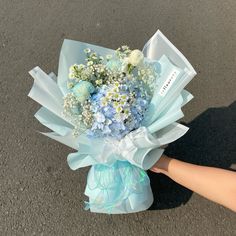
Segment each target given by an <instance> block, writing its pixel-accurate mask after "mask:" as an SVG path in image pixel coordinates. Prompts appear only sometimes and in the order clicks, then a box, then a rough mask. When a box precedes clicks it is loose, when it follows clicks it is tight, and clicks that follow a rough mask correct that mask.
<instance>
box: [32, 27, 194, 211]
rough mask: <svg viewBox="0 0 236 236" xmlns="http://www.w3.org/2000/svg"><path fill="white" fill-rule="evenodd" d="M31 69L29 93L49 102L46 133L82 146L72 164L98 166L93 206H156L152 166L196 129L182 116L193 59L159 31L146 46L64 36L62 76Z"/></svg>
mask: <svg viewBox="0 0 236 236" xmlns="http://www.w3.org/2000/svg"><path fill="white" fill-rule="evenodd" d="M29 73H30V74H31V76H32V77H33V78H34V84H33V87H32V89H31V91H30V93H29V96H30V97H31V98H32V99H34V100H35V101H37V102H38V103H40V104H41V105H42V108H41V109H40V110H39V111H38V112H37V113H36V114H35V117H36V118H37V119H38V120H39V122H40V123H42V124H43V125H44V126H46V127H48V128H49V129H51V130H52V132H48V133H43V134H45V135H46V136H48V137H50V138H52V139H54V140H57V141H59V142H61V143H63V144H65V145H67V146H69V147H72V148H73V149H75V150H76V151H75V152H74V153H71V154H69V155H68V157H67V161H68V165H69V167H70V168H71V169H72V170H77V169H79V168H82V167H86V166H91V168H90V170H89V172H88V177H87V185H86V189H85V195H87V196H88V201H85V209H90V211H92V212H99V213H108V214H119V213H131V212H138V211H142V210H145V209H147V208H149V207H150V206H151V204H152V202H153V194H152V190H151V187H150V180H149V177H148V175H147V173H146V170H148V169H149V168H151V167H152V166H153V165H154V164H155V163H156V162H157V161H158V159H159V158H160V157H161V155H162V153H163V152H164V147H165V146H166V145H167V144H168V143H171V142H173V141H175V140H177V139H178V138H180V137H181V136H183V135H184V134H185V133H186V132H187V130H188V127H186V126H184V125H182V124H179V123H177V122H176V121H177V120H179V119H180V118H182V117H183V116H184V114H183V112H182V110H181V108H182V107H183V106H184V105H185V104H186V103H188V102H189V101H190V100H191V99H192V98H193V95H192V94H190V93H189V92H188V91H186V90H185V89H184V87H185V86H186V85H187V84H188V83H189V82H190V81H191V79H192V78H193V77H194V76H195V75H196V72H195V70H194V69H193V67H192V66H191V65H190V63H189V62H188V61H187V59H186V58H185V57H184V56H183V55H182V54H181V53H180V52H179V51H178V49H177V48H176V47H175V46H174V45H173V44H172V43H171V42H170V41H169V40H168V39H167V38H166V37H165V36H164V35H163V34H162V33H161V32H160V31H159V30H158V31H157V32H156V33H155V34H154V35H153V36H152V38H151V39H150V40H149V41H148V42H147V43H146V44H145V46H144V48H143V50H142V51H140V50H138V49H135V50H131V49H130V48H129V47H128V46H121V47H120V48H118V49H117V50H112V49H108V48H104V47H99V46H95V45H92V44H87V43H82V42H78V41H73V40H64V43H63V45H62V49H61V53H60V59H59V67H58V76H57V77H56V75H55V74H54V73H50V74H46V73H45V72H43V71H42V70H41V69H40V68H39V67H35V68H34V69H33V70H31V71H30V72H29Z"/></svg>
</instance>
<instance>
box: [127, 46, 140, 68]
mask: <svg viewBox="0 0 236 236" xmlns="http://www.w3.org/2000/svg"><path fill="white" fill-rule="evenodd" d="M143 59H144V55H143V53H142V52H141V51H140V50H138V49H135V50H133V51H132V52H131V53H130V55H129V57H128V63H129V64H131V65H132V66H137V65H138V64H140V63H141V62H142V61H143Z"/></svg>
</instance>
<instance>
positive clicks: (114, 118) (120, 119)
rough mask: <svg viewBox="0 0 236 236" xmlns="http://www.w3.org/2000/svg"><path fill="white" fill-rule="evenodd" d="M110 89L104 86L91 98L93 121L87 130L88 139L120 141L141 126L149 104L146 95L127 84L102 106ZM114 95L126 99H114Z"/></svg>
mask: <svg viewBox="0 0 236 236" xmlns="http://www.w3.org/2000/svg"><path fill="white" fill-rule="evenodd" d="M129 85H130V86H129ZM110 87H112V86H106V85H104V86H103V87H102V88H100V89H99V90H98V91H97V93H94V94H92V96H91V109H92V112H93V113H94V117H95V119H94V123H93V125H92V127H91V128H90V129H88V130H87V133H88V135H89V136H90V137H106V136H109V137H115V138H117V139H121V138H122V137H124V136H125V135H126V134H128V133H129V132H130V131H132V130H135V129H137V128H139V127H140V125H141V121H142V120H143V116H144V113H145V111H146V109H147V106H148V104H149V102H150V98H149V97H148V95H147V94H143V93H142V91H141V90H140V88H139V87H138V86H136V87H134V84H132V85H131V83H127V85H124V84H123V85H121V86H120V87H119V92H118V93H115V92H114V93H113V94H112V95H113V96H112V95H111V99H110V100H108V102H107V103H106V104H105V105H104V104H102V102H103V101H104V100H105V99H106V98H107V96H108V95H109V92H110V91H111V88H110ZM116 95H118V96H117V97H118V98H119V97H121V98H122V95H124V97H126V98H127V99H126V102H122V100H120V101H117V100H118V99H117V100H116V99H114V97H116ZM131 96H132V97H131ZM116 103H117V104H116ZM119 108H120V110H119Z"/></svg>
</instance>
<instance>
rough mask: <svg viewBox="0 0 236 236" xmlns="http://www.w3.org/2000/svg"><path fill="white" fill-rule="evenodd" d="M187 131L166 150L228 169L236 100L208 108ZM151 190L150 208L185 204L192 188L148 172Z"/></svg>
mask: <svg viewBox="0 0 236 236" xmlns="http://www.w3.org/2000/svg"><path fill="white" fill-rule="evenodd" d="M181 123H182V124H184V125H186V126H187V127H189V128H190V129H189V131H188V132H187V133H186V134H185V135H184V136H183V137H182V138H180V139H179V140H177V141H175V142H174V143H172V144H170V145H169V146H168V147H167V148H166V150H165V154H166V155H168V156H172V157H175V158H177V159H179V160H183V161H186V162H189V163H193V164H198V165H205V166H213V167H219V168H224V169H230V166H231V165H232V164H233V163H236V159H235V158H236V138H235V137H236V102H233V103H232V104H231V105H230V106H229V107H222V108H209V109H207V110H206V111H205V112H203V113H202V114H201V115H199V116H198V117H196V118H195V119H194V120H193V121H191V122H190V123H184V122H181ZM148 175H149V177H150V180H151V186H152V190H153V194H154V203H153V205H152V206H151V207H150V210H156V209H170V208H174V207H178V206H180V205H182V204H185V203H186V202H187V201H188V200H189V199H190V197H191V195H192V191H190V190H188V189H186V188H184V187H182V186H180V185H179V184H177V183H175V182H173V181H172V180H170V179H169V178H167V177H165V176H163V175H161V174H155V173H152V172H151V171H149V172H148Z"/></svg>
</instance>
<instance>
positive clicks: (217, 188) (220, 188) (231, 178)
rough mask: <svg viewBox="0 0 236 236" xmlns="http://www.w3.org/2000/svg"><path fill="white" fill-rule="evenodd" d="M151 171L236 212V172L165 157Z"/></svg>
mask: <svg viewBox="0 0 236 236" xmlns="http://www.w3.org/2000/svg"><path fill="white" fill-rule="evenodd" d="M151 171H153V172H157V173H162V174H165V175H167V176H168V177H169V178H171V179H172V180H174V181H175V182H177V183H179V184H181V185H183V186H184V187H186V188H188V189H191V190H192V191H194V192H196V193H198V194H200V195H202V196H203V197H205V198H207V199H209V200H211V201H214V202H216V203H219V204H221V205H223V206H225V207H227V208H230V209H231V210H233V211H235V212H236V172H233V171H228V170H224V169H219V168H214V167H206V166H199V165H193V164H189V163H186V162H183V161H179V160H176V159H173V158H170V157H167V156H165V155H163V156H162V157H161V158H160V160H159V161H158V162H157V163H156V164H155V165H154V166H153V167H152V168H151Z"/></svg>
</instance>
